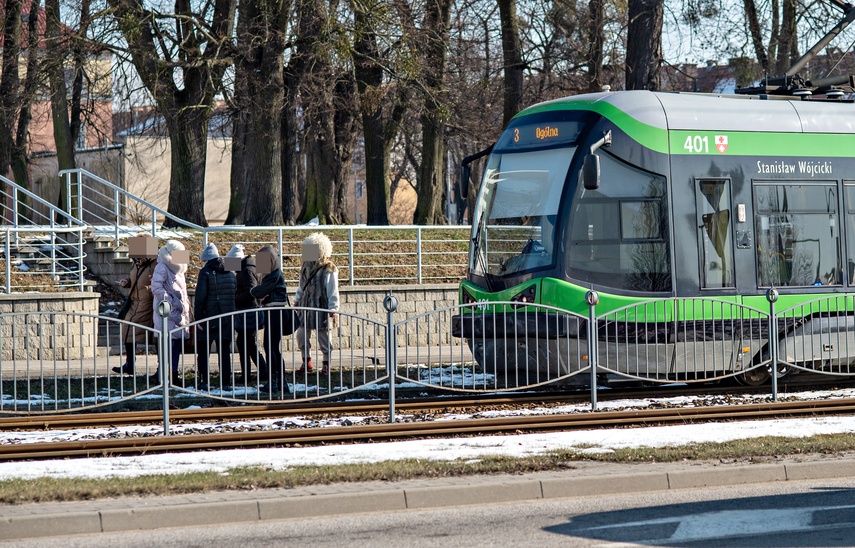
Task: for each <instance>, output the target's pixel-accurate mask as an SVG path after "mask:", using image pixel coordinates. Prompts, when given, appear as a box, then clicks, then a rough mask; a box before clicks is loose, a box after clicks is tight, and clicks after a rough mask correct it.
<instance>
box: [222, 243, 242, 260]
mask: <svg viewBox="0 0 855 548" xmlns="http://www.w3.org/2000/svg"><path fill="white" fill-rule="evenodd" d="M226 257H234V258H237V259H243V258H244V257H246V254H245V253H244V247H243V244H235V245H233V246H232V248H231V249H229V252H228V253H226Z"/></svg>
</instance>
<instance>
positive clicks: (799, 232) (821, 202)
mask: <svg viewBox="0 0 855 548" xmlns="http://www.w3.org/2000/svg"><path fill="white" fill-rule="evenodd" d="M837 196H838V193H837V186H836V185H832V184H798V183H795V184H775V183H758V182H755V183H754V201H755V209H754V211H755V231H756V233H757V275H758V280H757V283H758V284H759V285H760V287H769V286H776V287H784V286H824V285H841V284H842V283H843V276H842V270H841V265H842V261H841V256H840V230H839V229H838V227H839V226H840V222H839V218H838V217H839V215H838V211H837V203H838V199H837Z"/></svg>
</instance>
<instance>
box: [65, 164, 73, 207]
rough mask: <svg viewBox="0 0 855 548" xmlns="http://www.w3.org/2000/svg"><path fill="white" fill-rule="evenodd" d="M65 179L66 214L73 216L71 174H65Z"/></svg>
mask: <svg viewBox="0 0 855 548" xmlns="http://www.w3.org/2000/svg"><path fill="white" fill-rule="evenodd" d="M64 177H65V212H66V213H68V215H69V216H70V215H71V211H72V210H71V173H69V172H68V171H66V172H65V174H64Z"/></svg>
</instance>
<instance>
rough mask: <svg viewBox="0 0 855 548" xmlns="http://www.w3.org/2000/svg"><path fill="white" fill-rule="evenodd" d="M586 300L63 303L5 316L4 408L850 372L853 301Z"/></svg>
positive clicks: (0, 392)
mask: <svg viewBox="0 0 855 548" xmlns="http://www.w3.org/2000/svg"><path fill="white" fill-rule="evenodd" d="M587 300H588V309H589V312H588V314H576V313H572V312H568V311H566V310H561V309H558V308H555V307H549V306H542V305H521V304H520V303H515V302H491V303H477V304H467V305H459V306H454V307H449V308H444V309H441V310H435V311H431V312H428V313H424V314H415V315H412V316H410V317H405V318H403V319H400V320H398V319H396V317H395V315H396V312H397V309H398V304H399V303H397V299H396V298H395V297H394V296H393V295H391V294H390V295H387V296H386V297H385V299H384V300H383V306H384V309H385V311H386V314H385V317H383V314H379V313H378V314H376V315H375V316H374V317H367V316H361V315H356V314H351V313H341V312H340V313H338V314H337V315H336V316H335V318H331V317H329V316H328V315H327V312H326V311H323V310H319V309H314V308H293V309H292V308H289V307H268V308H263V309H254V310H250V311H242V312H235V313H230V314H223V315H219V316H214V317H210V318H204V319H199V320H197V321H195V322H193V323H192V324H191V325H190V326H185V327H181V328H173V329H171V330H170V329H168V328H165V329H164V330H163V331H161V332H156V331H155V330H154V329H152V328H151V327H145V326H139V325H135V324H130V323H128V322H124V321H121V320H117V319H115V318H107V317H103V316H94V315H87V314H80V313H73V312H67V313H65V312H17V313H9V314H0V333H2V335H3V336H2V337H0V413H10V414H28V413H48V412H58V411H72V410H78V409H82V408H92V407H103V406H106V405H114V404H116V403H118V402H124V401H127V400H131V399H137V400H139V399H140V398H152V397H156V398H157V401H160V400H163V401H164V412H165V413H168V409H169V406H170V400H171V403H172V404H174V405H183V404H186V405H191V404H197V403H199V402H200V401H201V400H200V399H207V400H219V401H221V402H227V401H228V402H237V403H250V402H262V401H263V402H268V403H271V402H286V401H295V400H302V401H314V400H329V399H347V398H359V399H368V398H375V399H376V398H385V399H388V402H389V406H390V407H389V409H390V417H394V406H395V402H396V401H397V400H398V399H399V398H400V397H401V393H402V391H406V392H408V393H411V394H418V395H422V394H424V393H425V392H431V393H455V392H458V393H460V392H468V393H489V392H498V391H518V390H533V389H536V388H540V387H574V386H575V387H576V388H577V389H583V390H584V389H587V390H589V391H590V394H591V406H592V409H596V407H597V391H598V389H599V387H601V386H603V385H611V384H615V383H621V382H639V381H643V382H652V383H675V382H677V383H686V384H691V383H697V382H710V381H718V380H721V379H725V378H735V379H737V380H739V381H740V382H743V383H746V384H753V385H760V384H770V385H771V393H772V398H773V399H777V380H778V378H779V377H780V376H783V375H786V374H794V373H819V374H824V375H836V376H841V377H844V378H846V377H852V376H855V302H853V296H850V295H840V296H825V297H820V298H817V299H815V300H812V301H810V302H807V303H802V304H799V305H798V306H792V307H789V308H785V309H784V310H782V311H781V312H776V311H775V303H776V301H777V292H775V291H774V290H770V292H769V296H768V299H767V303H768V309H766V310H761V309H759V308H753V307H749V306H744V305H741V304H738V303H733V302H728V301H723V300H718V299H702V298H688V299H657V300H651V301H648V302H643V303H638V304H635V305H632V306H630V307H625V308H621V309H619V310H610V311H607V312H604V313H601V314H598V312H597V306H598V297H597V295H596V293H595V292H593V291H591V292H589V293H588V295H587ZM288 317H296V318H298V325H304V326H315V325H321V326H323V325H324V324H325V323H324V322H330V323H327V324H326V325H327V326H328V329H327V330H325V331H324V330H319V329H298V330H296V332H292V329H290V328H289V327H288V326H289V325H291V322H289V321H287V318H288ZM191 330H192V331H193V334H192V335H189V332H190V331H191ZM770 334H774V336H771V335H770ZM185 337H186V338H185ZM163 341H169V343H168V344H164V343H163ZM129 356H133V359H132V360H128V357H129ZM173 359H174V360H175V361H172V360H173ZM129 362H132V364H131V365H127V366H126V365H125V364H126V363H129ZM159 363H168V364H170V367H169V368H168V369H165V368H162V367H159V366H158V364H159ZM773 371H774V372H775V374H772V372H773ZM164 382H165V383H166V385H168V386H169V390H165V391H164V390H163V387H164Z"/></svg>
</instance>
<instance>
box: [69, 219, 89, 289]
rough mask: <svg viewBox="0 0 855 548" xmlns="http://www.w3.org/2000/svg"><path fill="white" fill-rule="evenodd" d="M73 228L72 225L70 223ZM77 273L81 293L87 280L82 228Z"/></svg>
mask: <svg viewBox="0 0 855 548" xmlns="http://www.w3.org/2000/svg"><path fill="white" fill-rule="evenodd" d="M68 224H69V226H71V223H70V222H69V223H68ZM77 272H78V275H77V277H78V280H79V281H80V291H81V292H82V291H83V285H84V283H83V282H85V281H86V280H85V277H84V276H83V229H82V228H80V229H79V232H78V233H77Z"/></svg>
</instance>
